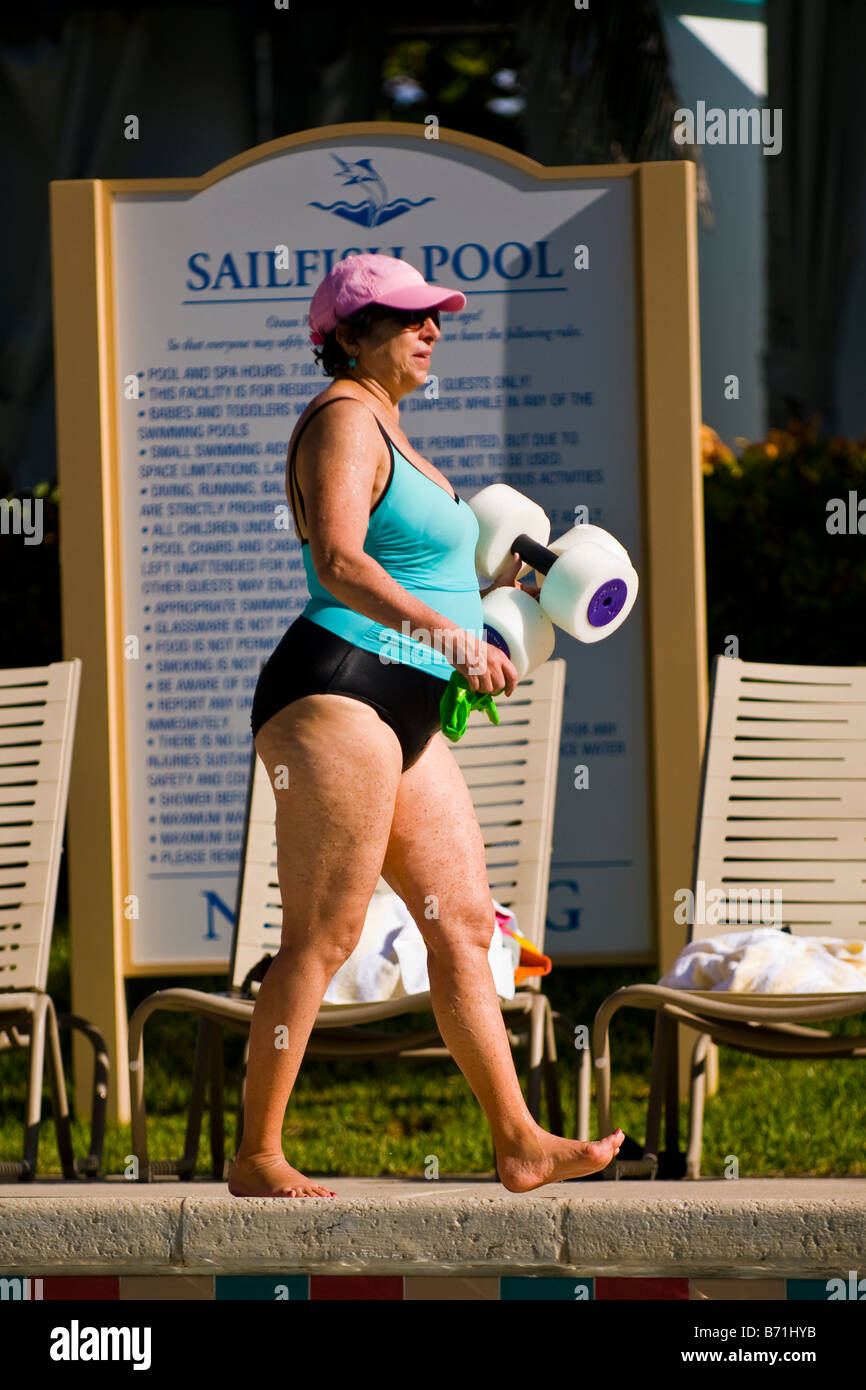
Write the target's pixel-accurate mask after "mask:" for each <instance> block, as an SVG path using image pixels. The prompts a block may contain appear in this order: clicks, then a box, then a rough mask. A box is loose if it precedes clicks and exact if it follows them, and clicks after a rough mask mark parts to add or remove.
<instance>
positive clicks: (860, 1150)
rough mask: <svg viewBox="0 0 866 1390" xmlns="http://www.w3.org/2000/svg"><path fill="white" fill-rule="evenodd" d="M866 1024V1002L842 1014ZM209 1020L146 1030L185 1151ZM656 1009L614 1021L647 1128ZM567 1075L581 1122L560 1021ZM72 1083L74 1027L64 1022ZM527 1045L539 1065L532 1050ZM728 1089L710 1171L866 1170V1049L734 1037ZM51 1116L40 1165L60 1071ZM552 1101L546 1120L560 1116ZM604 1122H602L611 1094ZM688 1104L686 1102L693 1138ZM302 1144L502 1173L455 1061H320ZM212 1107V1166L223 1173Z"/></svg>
mask: <svg viewBox="0 0 866 1390" xmlns="http://www.w3.org/2000/svg"><path fill="white" fill-rule="evenodd" d="M648 978H652V975H651V972H648V971H646V970H643V969H620V968H604V969H601V968H592V969H579V968H567V967H564V966H560V967H554V970H553V972H552V973H551V974H550V975H549V976H548V977H547V979H546V980H545V981H544V988H545V992H546V993H548V994H549V996H550V998H551V1000H552V1002H553V1004H554V1007H556V1008H560V1009H562V1010H563V1012H564V1013H565V1014H567V1016H568V1017H569V1018H571V1019H573V1020H574V1022H575V1023H586V1024H587V1025H589V1024H591V1022H592V1019H593V1017H594V1014H595V1011H596V1009H597V1008H598V1006H599V1004H600V1003H601V1002H602V1000H603V999H605V998H606V997H607V995H608V994H610V993H612V991H613V990H615V989H618V988H619V987H620V986H621V985H625V984H632V983H636V982H638V981H639V980H645V979H648ZM169 983H176V981H169V980H156V979H147V980H141V979H137V980H134V981H130V982H129V984H128V986H127V996H128V1004H129V1008H130V1010H131V1009H132V1008H134V1007H135V1005H136V1004H137V1003H138V1002H139V1000H140V999H143V998H144V997H145V996H146V995H148V994H150V993H152V992H153V990H155V989H157V988H162V987H164V986H165V985H167V984H169ZM195 983H196V985H197V986H200V987H201V988H203V989H220V988H222V987H223V986H224V980H223V979H222V978H219V977H213V978H208V979H204V978H202V979H197V980H196V981H195ZM49 990H50V992H51V994H52V996H53V998H54V1000H55V1004H56V1006H57V1009H58V1012H62V1011H63V1010H64V1009H67V1008H68V1007H69V937H68V927H67V923H66V922H65V921H63V920H61V919H58V922H57V926H56V929H55V933H54V942H53V947H52V955H51V966H50V971H49ZM428 1021H429V1022H431V1023H432V1022H433V1019H432V1015H429V1016H428V1015H423V1014H422V1015H413V1016H412V1017H411V1018H410V1017H406V1018H403V1019H395V1020H391V1021H390V1024H389V1025H388V1026H390V1027H393V1028H395V1029H400V1030H411V1029H414V1028H416V1027H424V1026H426V1024H427V1022H428ZM826 1026H827V1027H829V1028H831V1030H832V1031H838V1032H840V1033H845V1034H856V1033H858V1032H860V1031H862V1030H863V1027H864V1021H863V1018H862V1017H860V1018H850V1019H842V1020H839V1021H837V1022H835V1023H831V1024H828V1025H826ZM195 1028H196V1025H195V1021H194V1020H193V1019H192V1018H191V1017H187V1016H184V1015H181V1014H157V1015H155V1016H154V1017H153V1018H152V1019H151V1020H150V1021H149V1023H148V1026H147V1029H146V1032H145V1048H146V1052H145V1061H146V1073H145V1075H146V1099H147V1107H148V1137H149V1146H150V1155H151V1158H154V1159H157V1158H174V1157H177V1156H179V1154H180V1153H181V1151H182V1148H183V1139H184V1131H185V1126H186V1115H185V1108H184V1107H185V1104H186V1099H187V1096H188V1093H189V1080H190V1068H191V1066H192V1058H193V1049H194V1043H195ZM651 1043H652V1015H651V1014H650V1013H649V1012H648V1011H644V1010H634V1009H628V1010H624V1011H622V1012H621V1013H618V1014H617V1015H616V1016H615V1018H614V1021H613V1027H612V1032H611V1062H612V1074H613V1101H614V1106H613V1118H614V1123H615V1124H617V1125H620V1126H622V1128H623V1129H624V1130H625V1132H626V1134H627V1135H628V1136H629V1138H631V1139H634V1140H636V1141H637V1142H638V1143H642V1142H643V1138H644V1126H645V1123H646V1105H647V1098H648V1095H649V1075H650V1052H651ZM557 1047H558V1049H559V1054H560V1060H559V1075H560V1087H561V1092H562V1101H563V1109H564V1112H565V1123H566V1133H568V1134H570V1133H571V1132H572V1129H573V1121H574V1052H573V1049H572V1048H570V1046H569V1043H568V1040H567V1039H566V1038H565V1037H563V1036H562V1035H560V1034H559V1033H558V1034H557ZM242 1050H243V1042H242V1039H241V1038H240V1037H239V1036H237V1035H234V1034H226V1035H225V1058H226V1104H227V1109H228V1116H227V1152H229V1153H230V1152H231V1148H232V1140H233V1136H234V1121H235V1111H236V1107H237V1093H238V1084H239V1080H240V1061H241V1056H242ZM63 1051H64V1059H65V1062H66V1074H67V1085H68V1087H69V1089H70V1096H71V1070H70V1067H69V1038H68V1034H66V1033H64V1034H63ZM515 1059H516V1063H517V1067H518V1072H519V1074H520V1075H521V1077H522V1078H523V1076H524V1068H525V1050H524V1049H523V1048H520V1049H519V1050H518V1051H517V1052H516V1054H515ZM719 1078H720V1080H719V1090H718V1092H717V1094H716V1095H715V1096H712V1097H710V1098H709V1099H708V1100H707V1102H706V1108H705V1120H704V1145H703V1159H702V1168H701V1171H702V1174H703V1175H704V1176H707V1177H712V1176H718V1177H721V1176H723V1175H724V1173H725V1168H726V1163H727V1160H728V1156H729V1155H734V1156H736V1158H737V1160H738V1163H739V1174H740V1176H741V1177H773V1176H803V1175H809V1176H820V1177H827V1176H855V1175H862V1174H864V1173H866V1148H864V1125H863V1119H864V1115H866V1065H864V1063H863V1062H862V1061H861V1062H860V1063H859V1064H858V1062H857V1061H850V1062H846V1061H842V1060H830V1061H825V1062H821V1063H815V1062H805V1061H797V1062H794V1061H771V1060H768V1059H766V1058H757V1057H749V1056H747V1055H746V1054H743V1053H739V1052H735V1051H734V1050H732V1049H729V1048H725V1047H722V1048H720V1049H719ZM26 1082H27V1054H26V1053H25V1052H7V1053H3V1054H2V1055H0V1159H13V1158H19V1157H20V1156H21V1144H22V1120H23V1115H24V1104H25V1097H26ZM43 1116H44V1117H45V1118H44V1119H43V1123H42V1128H41V1132H40V1146H39V1172H40V1174H45V1175H47V1174H50V1173H54V1174H58V1175H59V1173H60V1163H59V1157H58V1153H57V1145H56V1141H55V1136H54V1129H53V1125H52V1123H51V1120H50V1106H49V1100H48V1091H47V1086H46V1093H45V1098H44V1101H43ZM544 1119H545V1117H544V1115H543V1116H542V1120H543V1122H544ZM591 1119H592V1126H593V1128H592V1133H593V1134H595V1133H596V1128H595V1121H596V1114H595V1103H594V1100H593V1106H592V1116H591ZM687 1119H688V1106H687V1103H686V1102H685V1101H684V1102H682V1104H681V1107H680V1135H681V1143H683V1144H684V1143H685V1137H686V1133H687ZM88 1132H89V1130H88V1118H87V1117H86V1116H85V1117H84V1118H78V1117H74V1118H73V1142H74V1145H75V1152H76V1153H77V1154H82V1153H84V1152H85V1150H86V1144H87V1138H88ZM283 1134H284V1150H285V1153H286V1156H287V1157H288V1158H289V1159H290V1160H291V1161H292V1162H293V1163H294V1164H295V1165H296V1166H297V1167H299V1168H301V1169H302V1170H306V1171H308V1172H311V1173H322V1174H327V1175H328V1176H332V1177H337V1176H339V1175H340V1174H343V1175H348V1174H351V1175H353V1176H358V1177H362V1176H363V1177H372V1176H384V1175H395V1176H401V1177H403V1176H421V1175H422V1174H423V1173H424V1170H425V1165H426V1164H428V1162H429V1159H430V1157H431V1156H433V1157H435V1158H436V1159H437V1160H438V1164H439V1172H440V1174H441V1175H442V1176H445V1175H446V1174H451V1173H459V1174H467V1173H474V1174H479V1175H487V1176H490V1177H492V1176H494V1166H493V1163H494V1156H493V1147H492V1144H491V1140H490V1132H489V1129H488V1126H487V1122H486V1120H485V1117H484V1115H483V1113H482V1112H481V1110H480V1108H479V1106H478V1104H477V1102H476V1100H475V1098H474V1096H473V1095H472V1092H471V1091H470V1089H469V1087H468V1085H467V1084H466V1082H465V1081H464V1079H463V1077H462V1075H461V1073H460V1072H459V1070H458V1069H457V1067H456V1065H454V1064H453V1063H451V1062H448V1061H438V1060H427V1061H425V1060H419V1061H418V1062H414V1063H411V1062H406V1061H399V1060H398V1061H393V1060H392V1061H387V1060H385V1059H382V1060H376V1061H372V1062H361V1061H357V1062H348V1061H335V1062H330V1061H315V1060H309V1061H307V1062H305V1064H304V1065H303V1067H302V1068H301V1073H300V1076H299V1078H298V1082H297V1085H296V1087H295V1091H294V1094H293V1096H292V1098H291V1101H290V1103H289V1108H288V1111H287V1114H286V1120H285V1124H284V1129H283ZM130 1153H131V1141H130V1130H129V1126H128V1125H114V1126H110V1127H109V1129H108V1133H107V1135H106V1143H105V1157H104V1166H105V1171H106V1172H110V1173H121V1172H123V1170H124V1166H125V1164H126V1161H127V1156H128V1155H129V1154H130ZM209 1171H210V1169H209V1153H208V1141H207V1114H206V1115H205V1123H204V1126H203V1134H202V1140H201V1144H200V1148H199V1163H198V1168H197V1172H199V1173H200V1174H201V1175H203V1176H205V1175H207V1174H208V1173H209Z"/></svg>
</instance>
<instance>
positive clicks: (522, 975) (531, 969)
mask: <svg viewBox="0 0 866 1390" xmlns="http://www.w3.org/2000/svg"><path fill="white" fill-rule="evenodd" d="M496 920H497V922H498V924H499V930H500V931H503V932H507V933H508V935H509V936H513V937H514V940H515V941H517V942H519V943H520V964H519V965H518V966H517V968H516V969H515V971H514V983H515V984H516V985H519V984H520V983H521V982H522V981H523V980H526V979H528V978H529V976H530V975H549V974H550V972H551V970H552V969H553V962H552V960H551V959H550V956H545V955H543V954H542V953H541V951H539V950H538V948H537V947H536V946H533V944H532V942H531V941H527V939H526V937H525V936H521V935H520V932H518V931H515V930H514V928H513V927H510V926H509V925H508V922H509V921H513V920H514V919H513V918H511V917H509V918H506V917H504V915H503V914H502V913H501V912H497V913H496Z"/></svg>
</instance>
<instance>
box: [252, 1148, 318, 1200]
mask: <svg viewBox="0 0 866 1390" xmlns="http://www.w3.org/2000/svg"><path fill="white" fill-rule="evenodd" d="M229 1192H230V1193H231V1194H232V1196H233V1197H336V1195H337V1194H336V1192H333V1191H332V1190H331V1188H330V1187H323V1186H322V1184H321V1183H318V1182H312V1181H311V1179H310V1178H305V1177H304V1175H303V1173H299V1172H298V1170H297V1168H293V1167H292V1165H291V1163H287V1162H286V1160H285V1159H284V1158H283V1156H282V1154H280V1155H272V1154H253V1155H251V1156H250V1157H249V1158H236V1159H235V1161H234V1163H233V1164H232V1167H231V1172H230V1173H229Z"/></svg>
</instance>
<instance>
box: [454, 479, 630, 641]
mask: <svg viewBox="0 0 866 1390" xmlns="http://www.w3.org/2000/svg"><path fill="white" fill-rule="evenodd" d="M469 505H470V507H471V508H472V510H473V511H474V513H475V515H476V517H477V519H478V528H479V534H478V542H477V545H476V548H475V563H476V566H477V568H478V569H479V570H482V571H483V572H484V573H485V574H489V575H490V576H491V577H492V578H494V579H498V578H499V577H500V575H501V574H502V573H503V572H504V571H505V570H506V569H507V568H508V565H509V563H510V561H511V556H512V553H513V552H515V551H516V552H517V554H518V555H519V556H520V557H521V559H522V560H523V562H524V565H523V568H522V569H521V570H519V571H518V575H517V577H518V578H519V577H520V575H522V574H526V573H527V572H528V570H530V569H534V570H535V572H536V574H537V576H538V587H539V591H540V592H539V600H538V602H539V605H540V607H541V609H542V611H543V613H544V614H545V616H546V617H547V618H549V619H550V621H551V622H553V623H556V625H557V627H561V628H562V629H563V630H564V631H565V632H568V633H570V634H571V636H572V637H575V638H576V639H577V640H578V641H579V642H600V641H601V640H602V639H603V638H605V637H610V635H611V634H612V633H614V632H616V630H617V628H618V627H621V626H622V624H623V623H624V622H625V620H626V618H627V617H628V615H629V613H630V612H631V610H632V608H633V607H634V602H635V599H636V598H637V591H638V576H637V571H636V570H635V569H634V566H633V565H632V563H631V560H630V559H629V555H628V551H627V550H626V549H625V547H624V546H622V545H620V543H619V541H618V540H616V538H615V537H614V536H611V535H610V533H609V532H607V531H604V530H603V529H602V528H601V527H600V526H589V525H586V526H573V527H572V528H571V530H570V531H566V533H565V535H563V536H560V537H559V539H558V540H557V541H554V543H553V545H551V546H548V544H547V542H548V540H549V537H550V520H549V518H548V516H547V514H546V512H545V511H544V510H543V509H542V508H541V507H540V506H539V505H538V503H537V502H533V501H532V499H531V498H529V497H524V496H523V494H522V493H520V492H517V491H516V489H515V488H512V487H509V486H508V485H507V484H506V483H493V484H491V486H490V487H486V488H482V490H481V491H480V492H478V493H476V494H475V496H474V497H472V498H470V500H469ZM494 592H496V591H495V590H494Z"/></svg>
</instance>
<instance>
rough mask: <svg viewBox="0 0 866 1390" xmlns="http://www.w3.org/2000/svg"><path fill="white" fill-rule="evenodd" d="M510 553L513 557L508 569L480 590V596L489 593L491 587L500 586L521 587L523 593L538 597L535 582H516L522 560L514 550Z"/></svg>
mask: <svg viewBox="0 0 866 1390" xmlns="http://www.w3.org/2000/svg"><path fill="white" fill-rule="evenodd" d="M511 553H512V555H513V556H514V559H513V560H512V562H511V564H510V565H509V566H508V569H507V570H506V571H505V572H504V574H502V575H500V577H499V579H496V580H494V582H493V583H492V584H490V585H489V586H488V587H487V588H486V589H482V590H481V597H482V598H484V597H485V596H486V595H487V594H489V593H490V592H491V591H492V590H493V589H502V588H508V589H522V590H523V592H524V593H525V594H531V595H532V597H533V598H538V595H539V593H540V590H539V587H538V585H537V584H520V583H518V580H517V572H518V570H520V569H521V568H522V567H523V563H524V562H523V560H521V558H520V556H519V555H518V554H517V551H516V550H512V552H511Z"/></svg>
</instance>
